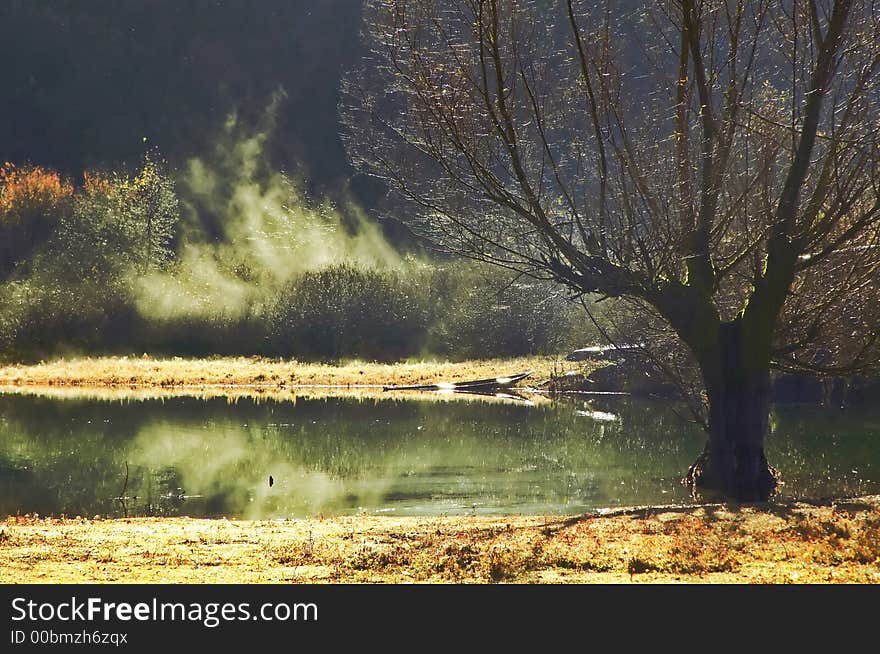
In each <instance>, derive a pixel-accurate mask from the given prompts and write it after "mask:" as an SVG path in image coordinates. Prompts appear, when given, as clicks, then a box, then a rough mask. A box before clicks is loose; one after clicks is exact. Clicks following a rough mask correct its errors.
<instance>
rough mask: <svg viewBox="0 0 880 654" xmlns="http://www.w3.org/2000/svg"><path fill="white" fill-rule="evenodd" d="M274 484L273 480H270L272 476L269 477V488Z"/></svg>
mask: <svg viewBox="0 0 880 654" xmlns="http://www.w3.org/2000/svg"><path fill="white" fill-rule="evenodd" d="M274 483H275V480H274V479H273V478H272V475H269V488H272V484H274Z"/></svg>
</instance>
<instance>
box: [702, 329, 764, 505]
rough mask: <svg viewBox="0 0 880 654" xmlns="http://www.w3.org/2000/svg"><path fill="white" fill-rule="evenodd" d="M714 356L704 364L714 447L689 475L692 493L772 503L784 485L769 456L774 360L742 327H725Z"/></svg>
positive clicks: (710, 441)
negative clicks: (766, 446) (766, 444)
mask: <svg viewBox="0 0 880 654" xmlns="http://www.w3.org/2000/svg"><path fill="white" fill-rule="evenodd" d="M718 341H719V342H718V347H717V349H716V350H715V352H714V354H713V356H711V357H708V358H707V359H706V360H705V361H701V367H702V369H703V376H704V380H705V383H706V390H707V394H708V399H709V441H708V442H707V443H706V447H705V449H704V450H703V453H702V454H701V455H700V456H699V458H698V459H697V461H696V462H695V463H694V464H693V465H692V466H691V467H690V469H689V470H688V474H687V478H686V481H687V483H688V485H689V486H690V487H691V489H692V490H693V491H695V492H697V493H699V494H701V495H704V496H708V497H716V498H717V497H720V498H726V499H734V500H737V501H743V502H748V501H763V500H766V499H768V498H769V497H770V496H771V495H772V494H773V491H774V490H775V488H776V486H777V483H778V476H777V473H776V471H775V470H774V469H773V468H772V467H770V465H769V464H768V463H767V458H766V457H765V456H764V438H765V436H766V435H767V432H768V423H769V416H770V365H769V354H768V353H764V352H763V351H762V350H764V348H763V347H762V346H761V343H762V342H763V341H764V339H750V338H748V337H747V336H746V335H745V334H744V330H743V329H742V324H741V321H739V320H736V321H733V322H729V323H725V324H723V325H721V330H720V332H719V339H718Z"/></svg>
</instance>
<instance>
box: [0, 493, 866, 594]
mask: <svg viewBox="0 0 880 654" xmlns="http://www.w3.org/2000/svg"><path fill="white" fill-rule="evenodd" d="M10 582H52V583H60V582H145V583H153V582H162V583H203V582H231V583H252V582H367V583H379V582H382V583H385V582H391V583H402V582H418V583H450V582H452V583H492V582H516V583H547V582H549V583H562V582H578V583H589V582H600V583H616V582H661V583H669V582H687V583H693V582H698V583H703V582H710V583H791V582H797V583H880V497H871V498H863V499H861V500H859V501H858V502H850V503H838V504H832V505H828V506H811V505H806V504H790V505H767V506H753V507H732V506H712V507H692V508H686V509H681V508H658V509H648V510H639V511H632V512H621V513H615V514H612V515H608V516H601V517H584V518H573V519H560V518H548V517H540V516H535V517H441V518H415V517H413V518H394V517H372V516H353V517H338V518H329V519H307V520H289V521H288V520H281V521H261V522H254V521H228V520H196V519H190V518H136V519H119V520H100V519H94V520H85V519H65V520H60V519H45V518H36V517H10V518H7V520H6V521H5V523H3V524H2V526H0V583H10Z"/></svg>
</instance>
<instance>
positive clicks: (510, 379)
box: [382, 370, 534, 391]
mask: <svg viewBox="0 0 880 654" xmlns="http://www.w3.org/2000/svg"><path fill="white" fill-rule="evenodd" d="M533 372H534V370H529V371H528V372H521V373H519V374H516V375H509V376H507V377H492V378H491V379H474V380H470V381H460V382H441V383H437V384H415V385H409V386H383V387H382V390H383V391H449V390H452V391H476V390H480V389H492V388H507V387H509V386H513V385H514V384H516V383H517V382H519V381H522V380H523V379H525V378H526V377H528V376H529V375H531V374H532V373H533Z"/></svg>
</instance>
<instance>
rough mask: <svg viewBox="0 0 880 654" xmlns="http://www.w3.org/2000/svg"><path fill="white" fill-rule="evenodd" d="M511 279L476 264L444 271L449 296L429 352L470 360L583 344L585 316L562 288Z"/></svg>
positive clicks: (442, 280) (435, 325)
mask: <svg viewBox="0 0 880 654" xmlns="http://www.w3.org/2000/svg"><path fill="white" fill-rule="evenodd" d="M509 275H510V273H507V272H506V271H500V270H496V269H492V268H487V267H476V266H461V267H459V266H456V267H454V268H451V269H449V268H447V269H446V270H441V271H438V272H437V273H436V275H435V278H436V279H438V283H437V287H438V288H442V289H443V294H442V298H441V301H440V303H439V307H438V308H439V312H438V315H437V316H435V320H434V321H433V324H432V328H431V332H430V335H429V338H428V350H429V351H430V352H432V353H435V354H441V355H444V356H448V357H452V358H459V359H468V358H479V357H486V356H499V357H500V356H520V355H525V354H550V353H558V352H560V351H562V350H565V349H569V348H571V347H572V346H573V345H576V344H578V343H580V340H579V339H578V333H579V323H580V321H579V318H580V316H579V314H578V311H577V309H576V307H575V306H574V305H573V304H572V303H570V302H568V301H566V299H565V297H564V296H563V295H562V294H561V293H560V291H559V289H558V288H554V287H553V286H551V285H549V284H547V283H543V282H539V281H534V280H529V281H516V282H513V283H511V282H510V280H509Z"/></svg>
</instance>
